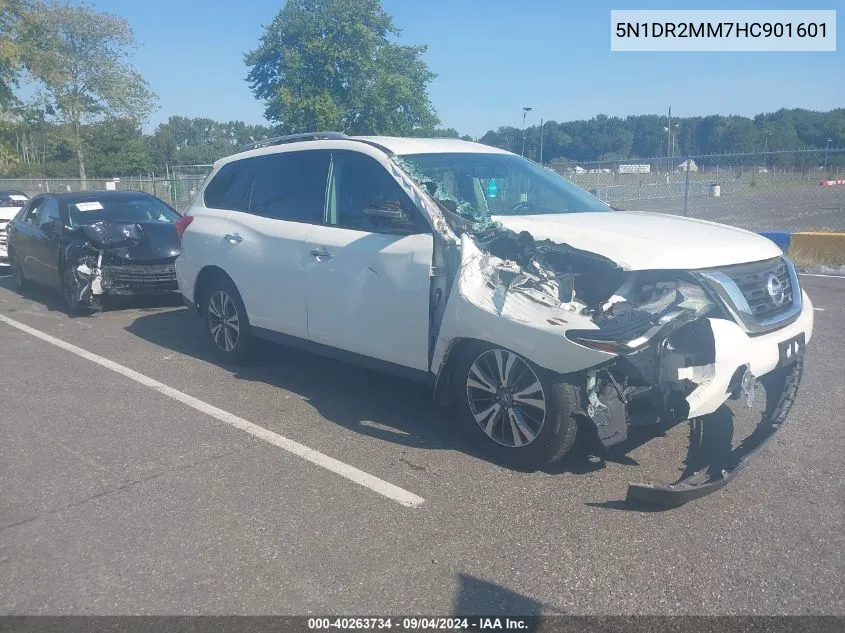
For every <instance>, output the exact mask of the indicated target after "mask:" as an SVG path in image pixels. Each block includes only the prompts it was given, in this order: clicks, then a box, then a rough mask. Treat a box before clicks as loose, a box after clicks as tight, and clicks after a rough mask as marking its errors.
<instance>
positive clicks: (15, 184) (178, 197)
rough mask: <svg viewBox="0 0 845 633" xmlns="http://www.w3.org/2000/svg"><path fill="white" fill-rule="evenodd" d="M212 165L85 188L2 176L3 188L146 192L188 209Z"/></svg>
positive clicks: (67, 181)
mask: <svg viewBox="0 0 845 633" xmlns="http://www.w3.org/2000/svg"><path fill="white" fill-rule="evenodd" d="M211 168H212V166H211V165H177V166H174V167H172V168H168V175H166V176H153V175H140V176H129V177H122V178H88V179H87V181H86V185H85V187H83V186H82V181H81V180H80V179H79V178H0V190H14V191H23V192H24V193H26V194H27V195H30V196H34V195H36V194H39V193H57V192H66V191H83V190H88V191H103V190H116V191H144V192H146V193H149V194H152V195H154V196H156V197H157V198H160V199H161V200H164V201H165V202H167V203H168V204H169V205H170V206H172V207H173V208H174V209H176V210H177V211H184V210H185V209H186V208H187V207H188V205H189V204H190V203H191V200H193V198H194V196H195V195H196V193H197V191H198V190H199V188H200V185H202V183H203V181H204V180H205V177H206V176H207V175H208V174H209V173H210V172H211Z"/></svg>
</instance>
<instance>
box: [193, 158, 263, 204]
mask: <svg viewBox="0 0 845 633" xmlns="http://www.w3.org/2000/svg"><path fill="white" fill-rule="evenodd" d="M250 163H251V161H249V160H236V161H233V162H231V163H226V164H225V165H223V167H221V168H220V171H218V172H217V174H216V175H215V176H214V178H212V179H211V182H210V183H208V186H207V187H206V188H205V194H204V195H203V200H204V201H205V206H207V207H209V208H210V209H227V210H230V211H246V210H247V209H249V194H250V192H251V191H252V181H253V180H254V178H255V174H254V171H255V169H254V168H253V166H252V165H251V164H250Z"/></svg>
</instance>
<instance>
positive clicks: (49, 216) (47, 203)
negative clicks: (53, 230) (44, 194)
mask: <svg viewBox="0 0 845 633" xmlns="http://www.w3.org/2000/svg"><path fill="white" fill-rule="evenodd" d="M60 218H61V216H60V215H59V203H58V202H56V199H55V198H46V199H45V200H44V204H42V205H39V207H38V212H37V215H36V222H37V223H38V226H44V225H45V224H46V223H47V222H55V221H58V220H59V219H60Z"/></svg>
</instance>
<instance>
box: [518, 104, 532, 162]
mask: <svg viewBox="0 0 845 633" xmlns="http://www.w3.org/2000/svg"><path fill="white" fill-rule="evenodd" d="M533 109H534V108H528V107H524V108H522V153H521V154H520V156H525V117H527V116H528V113H529V112H531V110H533Z"/></svg>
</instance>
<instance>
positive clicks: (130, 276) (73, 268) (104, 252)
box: [64, 223, 179, 307]
mask: <svg viewBox="0 0 845 633" xmlns="http://www.w3.org/2000/svg"><path fill="white" fill-rule="evenodd" d="M146 242H149V239H148V237H147V236H146V235H145V233H144V229H143V227H142V226H141V225H139V224H123V225H119V226H117V225H114V224H106V223H97V224H93V225H87V226H84V227H81V228H80V229H79V230H78V231H77V232H76V233H75V234H74V236H73V239H72V240H71V241H70V242H69V243H68V244H67V246H66V248H65V255H64V259H65V262H66V266H67V268H68V270H69V271H70V273H71V275H72V277H73V280H74V283H75V288H74V289H73V292H74V294H75V298H76V301H77V302H78V303H79V304H81V305H87V306H91V307H101V306H102V301H103V298H104V297H106V296H128V295H156V294H168V293H175V292H178V290H179V288H178V284H177V281H176V268H175V265H174V263H175V260H176V255H175V254H172V253H167V254H168V256H167V257H161V256H160V255H161V254H163V253H160V252H156V253H155V256H153V257H151V252H152V251H153V249H151V248H150V247H149V245H147V244H146ZM168 246H169V245H168ZM159 250H160V249H159Z"/></svg>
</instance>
